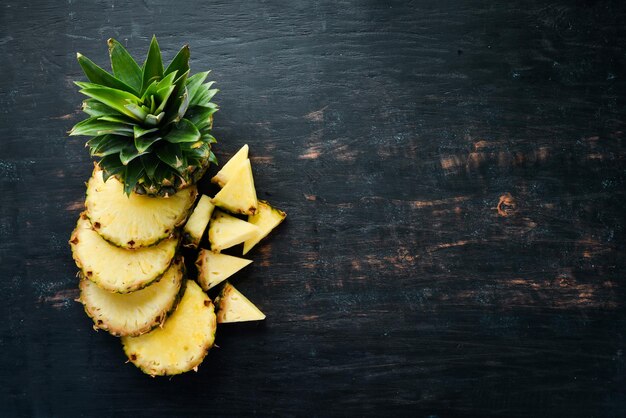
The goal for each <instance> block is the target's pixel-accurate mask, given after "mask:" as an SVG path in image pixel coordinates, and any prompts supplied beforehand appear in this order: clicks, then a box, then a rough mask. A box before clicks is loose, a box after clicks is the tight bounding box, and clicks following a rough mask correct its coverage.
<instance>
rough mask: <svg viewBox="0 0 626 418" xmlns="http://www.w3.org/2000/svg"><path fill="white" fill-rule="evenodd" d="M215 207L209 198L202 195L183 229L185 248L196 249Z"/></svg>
mask: <svg viewBox="0 0 626 418" xmlns="http://www.w3.org/2000/svg"><path fill="white" fill-rule="evenodd" d="M214 208H215V206H214V205H213V203H211V198H210V197H209V196H206V195H202V196H201V197H200V200H199V201H198V204H197V205H196V208H195V209H194V210H193V213H192V214H191V216H190V217H189V219H188V220H187V223H186V224H185V227H184V228H183V232H184V234H183V240H184V242H185V244H184V245H185V247H191V248H197V247H198V244H200V239H202V235H203V234H204V230H205V229H206V227H207V225H208V224H209V220H210V219H211V215H212V214H213V209H214Z"/></svg>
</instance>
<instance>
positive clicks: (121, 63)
mask: <svg viewBox="0 0 626 418" xmlns="http://www.w3.org/2000/svg"><path fill="white" fill-rule="evenodd" d="M108 44H109V56H110V57H111V68H112V69H113V74H114V75H115V77H116V78H117V79H118V80H121V81H122V82H124V83H126V84H127V85H128V86H130V87H131V88H132V89H133V93H138V92H139V91H141V85H142V84H141V83H142V77H143V75H142V72H141V67H140V66H139V65H138V64H137V62H136V61H135V60H134V59H133V57H132V56H131V55H130V54H129V53H128V51H127V50H126V48H124V47H123V46H122V44H120V43H119V42H118V41H116V40H115V39H113V38H111V39H109V40H108Z"/></svg>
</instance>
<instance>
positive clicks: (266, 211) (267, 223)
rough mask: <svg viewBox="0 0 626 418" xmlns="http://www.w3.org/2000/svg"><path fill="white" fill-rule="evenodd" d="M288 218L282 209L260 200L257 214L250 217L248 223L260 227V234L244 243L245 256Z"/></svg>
mask: <svg viewBox="0 0 626 418" xmlns="http://www.w3.org/2000/svg"><path fill="white" fill-rule="evenodd" d="M286 216H287V214H286V213H285V212H283V211H282V210H280V209H277V208H274V207H272V206H271V205H270V204H269V203H267V202H266V201H264V200H259V206H258V209H257V211H256V213H255V214H254V215H252V216H248V222H249V223H251V224H253V225H256V226H258V227H259V233H258V234H257V235H256V236H255V237H253V238H250V239H249V240H246V242H244V243H243V253H244V255H245V254H246V253H247V252H248V251H250V250H251V249H252V247H254V246H255V245H256V244H257V243H258V242H259V241H261V240H262V239H263V238H265V237H266V236H267V235H268V234H269V233H270V232H271V231H272V229H274V228H276V227H277V226H278V225H279V224H280V223H281V222H282V221H283V220H284V219H285V217H286Z"/></svg>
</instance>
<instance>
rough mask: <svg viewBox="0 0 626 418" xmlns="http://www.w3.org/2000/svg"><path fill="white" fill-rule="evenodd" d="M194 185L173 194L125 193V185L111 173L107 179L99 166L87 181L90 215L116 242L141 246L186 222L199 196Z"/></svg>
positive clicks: (110, 240) (105, 235)
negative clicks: (104, 178)
mask: <svg viewBox="0 0 626 418" xmlns="http://www.w3.org/2000/svg"><path fill="white" fill-rule="evenodd" d="M196 195H197V190H196V187H195V186H190V187H187V188H185V189H182V190H181V191H179V192H178V193H176V194H174V195H173V196H170V197H150V196H142V195H138V194H136V193H132V194H131V195H130V196H126V195H125V194H124V186H123V184H122V183H120V182H119V181H118V180H117V179H116V178H114V177H111V178H109V179H108V180H107V182H106V183H105V182H104V181H103V178H102V170H100V169H99V168H96V169H95V170H94V173H93V175H92V177H91V179H89V183H87V199H86V201H85V206H86V207H87V216H89V219H91V223H92V224H93V226H94V228H95V229H96V230H97V231H98V233H99V234H100V235H102V237H103V238H104V239H106V240H107V241H109V242H111V243H112V244H114V245H117V246H120V247H125V248H139V247H147V246H150V245H154V244H156V243H157V242H159V241H160V240H162V239H164V238H167V237H168V236H170V235H171V234H172V232H174V228H176V227H177V226H179V225H180V224H182V223H183V222H185V219H186V218H187V214H188V212H189V209H190V208H191V206H192V205H193V202H194V201H195V199H196Z"/></svg>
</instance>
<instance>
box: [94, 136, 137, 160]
mask: <svg viewBox="0 0 626 418" xmlns="http://www.w3.org/2000/svg"><path fill="white" fill-rule="evenodd" d="M96 138H100V140H99V141H98V142H97V143H96V142H94V143H93V144H92V143H91V141H89V144H88V145H89V146H90V148H91V155H92V156H94V157H106V156H107V155H111V154H119V153H120V152H121V151H122V149H123V148H124V147H125V146H126V145H127V144H128V139H127V138H126V137H124V136H118V135H102V136H98V137H96Z"/></svg>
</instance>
